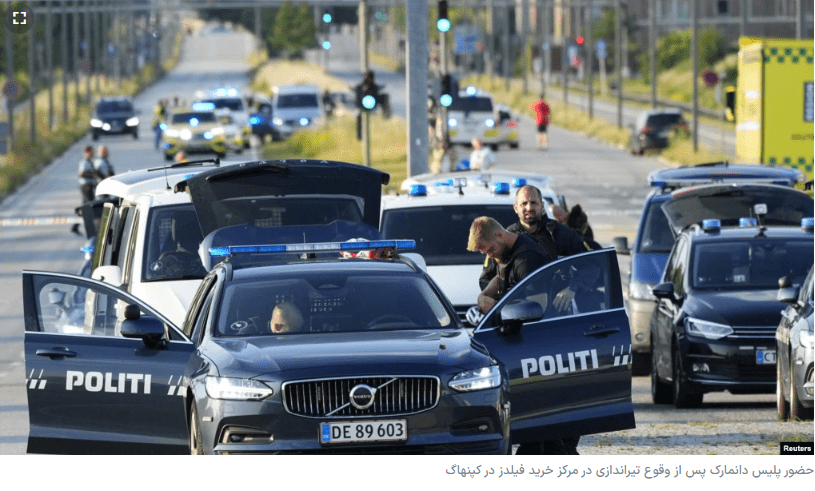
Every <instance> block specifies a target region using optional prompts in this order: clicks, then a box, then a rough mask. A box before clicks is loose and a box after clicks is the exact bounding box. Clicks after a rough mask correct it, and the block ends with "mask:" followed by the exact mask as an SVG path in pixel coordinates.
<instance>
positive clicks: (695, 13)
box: [690, 0, 699, 153]
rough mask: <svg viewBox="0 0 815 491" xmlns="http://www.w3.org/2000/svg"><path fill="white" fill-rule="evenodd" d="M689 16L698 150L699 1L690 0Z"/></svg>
mask: <svg viewBox="0 0 815 491" xmlns="http://www.w3.org/2000/svg"><path fill="white" fill-rule="evenodd" d="M690 8H691V16H692V18H693V26H692V31H693V33H692V35H691V40H690V56H691V64H692V65H693V128H691V130H692V131H693V151H694V153H695V152H697V151H699V3H698V0H690Z"/></svg>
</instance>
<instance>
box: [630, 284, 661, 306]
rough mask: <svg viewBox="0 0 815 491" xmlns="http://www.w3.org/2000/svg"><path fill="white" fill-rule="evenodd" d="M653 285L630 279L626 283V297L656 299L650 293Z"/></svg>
mask: <svg viewBox="0 0 815 491" xmlns="http://www.w3.org/2000/svg"><path fill="white" fill-rule="evenodd" d="M653 286H654V285H649V284H648V283H645V282H643V281H634V280H631V281H630V282H629V283H628V298H631V299H634V300H653V301H656V299H657V298H656V297H655V296H654V294H653V293H651V288H653Z"/></svg>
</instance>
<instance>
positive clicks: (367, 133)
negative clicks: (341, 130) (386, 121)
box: [359, 0, 371, 167]
mask: <svg viewBox="0 0 815 491" xmlns="http://www.w3.org/2000/svg"><path fill="white" fill-rule="evenodd" d="M359 52H360V57H359V59H360V63H361V66H360V69H361V71H362V76H363V77H365V74H367V73H368V5H367V4H366V3H365V0H360V2H359ZM360 111H361V114H360V115H361V116H362V165H364V166H365V167H370V166H371V112H370V111H366V110H364V109H360Z"/></svg>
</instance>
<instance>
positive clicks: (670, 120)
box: [645, 114, 683, 127]
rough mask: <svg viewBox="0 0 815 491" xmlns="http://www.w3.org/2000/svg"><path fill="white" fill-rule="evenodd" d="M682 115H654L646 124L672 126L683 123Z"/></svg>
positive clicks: (649, 117)
mask: <svg viewBox="0 0 815 491" xmlns="http://www.w3.org/2000/svg"><path fill="white" fill-rule="evenodd" d="M682 122H683V119H682V115H681V114H653V115H651V116H648V121H647V122H646V123H645V124H647V125H648V126H658V127H659V126H670V125H672V124H677V123H682Z"/></svg>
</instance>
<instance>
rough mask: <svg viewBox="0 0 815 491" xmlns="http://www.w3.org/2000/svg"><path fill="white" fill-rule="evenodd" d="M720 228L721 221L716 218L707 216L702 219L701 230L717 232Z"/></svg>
mask: <svg viewBox="0 0 815 491" xmlns="http://www.w3.org/2000/svg"><path fill="white" fill-rule="evenodd" d="M721 228H722V221H721V220H719V219H718V218H708V219H707V220H703V221H702V230H704V231H705V232H718V231H719V230H721Z"/></svg>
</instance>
